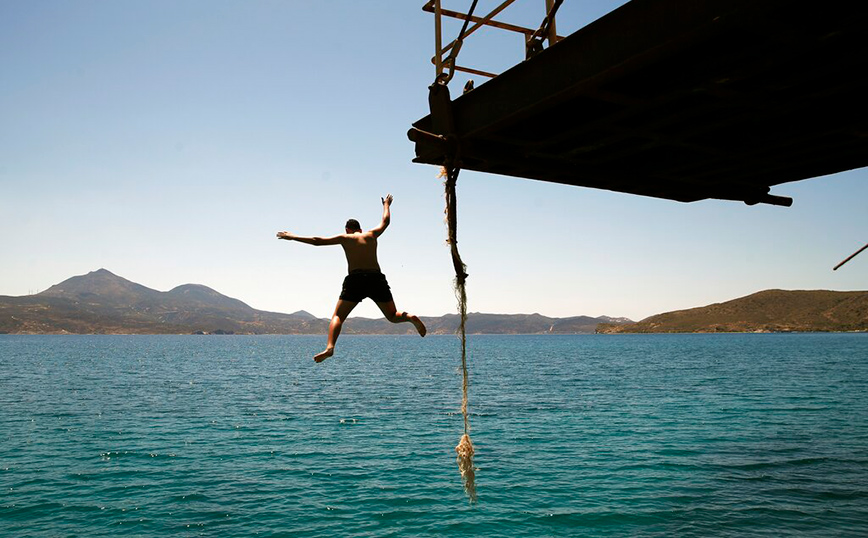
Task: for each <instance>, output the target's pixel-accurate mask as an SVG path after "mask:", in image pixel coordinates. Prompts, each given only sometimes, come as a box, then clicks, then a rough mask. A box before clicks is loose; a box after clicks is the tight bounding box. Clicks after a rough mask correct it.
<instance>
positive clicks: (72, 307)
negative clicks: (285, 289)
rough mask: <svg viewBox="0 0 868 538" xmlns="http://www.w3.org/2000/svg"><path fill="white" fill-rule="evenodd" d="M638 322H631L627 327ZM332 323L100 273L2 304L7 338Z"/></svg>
mask: <svg viewBox="0 0 868 538" xmlns="http://www.w3.org/2000/svg"><path fill="white" fill-rule="evenodd" d="M422 319H423V321H424V322H425V324H426V325H427V326H428V332H429V333H430V334H454V333H455V332H456V331H457V329H458V321H459V320H458V316H457V315H456V314H449V315H446V316H441V317H436V318H435V317H425V318H422ZM612 320H616V321H617V320H626V318H608V317H602V318H591V317H587V316H579V317H572V318H549V317H546V316H541V315H540V314H529V315H526V314H517V315H499V314H469V315H468V319H467V332H468V333H470V334H483V333H487V334H574V333H593V332H594V331H595V329H596V327H597V324H599V323H600V322H601V321H612ZM626 322H630V320H626ZM328 325H329V320H328V319H319V318H316V317H315V316H313V315H311V314H310V313H308V312H305V311H303V310H300V311H298V312H295V313H293V314H278V313H274V312H265V311H262V310H256V309H254V308H251V307H250V306H249V305H247V304H245V303H244V302H242V301H239V300H238V299H233V298H231V297H227V296H225V295H222V294H220V293H218V292H217V291H215V290H213V289H211V288H209V287H207V286H202V285H199V284H184V285H182V286H178V287H176V288H174V289H172V290H170V291H167V292H161V291H157V290H153V289H151V288H147V287H145V286H142V285H141V284H136V283H135V282H131V281H129V280H126V279H124V278H122V277H119V276H117V275H115V274H113V273H111V272H110V271H107V270H105V269H100V270H98V271H93V272H90V273H88V274H86V275H81V276H75V277H72V278H70V279H67V280H64V281H63V282H61V283H60V284H57V285H55V286H52V287H50V288H49V289H47V290H45V291H43V292H42V293H39V294H36V295H27V296H23V297H3V296H0V333H25V334H27V333H31V334H42V333H60V334H63V333H72V334H189V333H214V334H227V333H229V334H233V333H234V334H325V333H326V332H327V331H328ZM413 332H414V329H413V327H412V326H411V325H410V324H406V323H402V324H392V323H389V322H388V321H386V320H384V319H367V318H355V317H351V318H349V319H348V320H347V322H346V323H345V324H344V327H343V333H344V334H411V333H413Z"/></svg>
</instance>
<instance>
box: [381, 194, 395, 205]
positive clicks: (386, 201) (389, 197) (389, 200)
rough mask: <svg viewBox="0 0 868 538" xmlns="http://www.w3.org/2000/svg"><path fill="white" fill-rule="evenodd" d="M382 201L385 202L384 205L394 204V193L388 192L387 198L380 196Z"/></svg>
mask: <svg viewBox="0 0 868 538" xmlns="http://www.w3.org/2000/svg"><path fill="white" fill-rule="evenodd" d="M380 201H381V202H383V205H392V195H391V194H387V195H386V197H385V198H380Z"/></svg>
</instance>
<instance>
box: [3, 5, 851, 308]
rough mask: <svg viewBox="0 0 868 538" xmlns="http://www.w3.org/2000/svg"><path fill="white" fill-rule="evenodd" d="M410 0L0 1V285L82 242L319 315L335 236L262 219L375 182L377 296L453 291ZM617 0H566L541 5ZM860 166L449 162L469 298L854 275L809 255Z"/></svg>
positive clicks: (839, 228) (721, 293)
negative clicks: (664, 185)
mask: <svg viewBox="0 0 868 538" xmlns="http://www.w3.org/2000/svg"><path fill="white" fill-rule="evenodd" d="M423 3H424V2H423V0H416V1H413V0H402V1H396V0H389V1H385V0H381V1H373V0H372V1H364V2H358V1H354V2H350V1H345V0H334V1H332V0H328V1H313V0H310V1H300V0H282V1H278V0H272V1H264V0H245V1H241V0H236V1H219V0H185V1H181V2H178V1H175V0H172V1H162V0H148V1H124V2H117V1H109V0H100V1H91V0H76V1H75V2H70V1H67V0H63V1H55V0H40V1H39V2H22V1H18V0H0V73H2V81H0V187H2V188H0V245H2V263H0V295H26V294H27V293H29V292H30V291H35V290H43V289H45V288H47V287H49V286H51V285H53V284H56V283H58V282H60V281H62V280H64V279H66V278H68V277H71V276H73V275H79V274H84V273H87V272H89V271H92V270H96V269H98V268H101V267H104V268H106V269H108V270H110V271H112V272H114V273H116V274H118V275H120V276H123V277H125V278H128V279H130V280H133V281H135V282H138V283H141V284H143V285H146V286H149V287H152V288H155V289H158V290H163V291H166V290H169V289H171V288H173V287H174V286H177V285H180V284H185V283H199V284H205V285H207V286H210V287H212V288H214V289H216V290H218V291H220V292H221V293H224V294H226V295H229V296H232V297H235V298H238V299H241V300H243V301H245V302H247V303H248V304H250V305H251V306H253V307H255V308H259V309H264V310H271V311H278V312H293V311H296V310H301V309H303V310H307V311H309V312H311V313H313V314H315V315H317V316H322V317H327V316H329V315H331V312H332V310H333V308H334V303H335V300H336V298H337V295H338V293H339V287H340V282H341V279H342V278H343V275H344V273H345V270H346V269H345V262H344V259H343V255H342V253H341V251H340V249H339V248H338V247H320V248H315V247H311V246H308V245H303V244H299V243H290V242H285V241H278V240H277V239H275V233H276V232H277V231H279V230H290V231H293V232H295V233H299V234H303V235H332V234H336V233H340V232H341V231H342V227H343V223H344V222H345V221H346V219H347V218H349V217H355V218H357V219H359V220H360V221H361V223H362V226H363V227H373V226H374V225H376V224H377V222H378V220H379V218H380V214H381V205H380V197H381V196H383V195H384V194H386V193H387V192H391V193H392V194H393V195H394V197H395V203H394V206H393V220H392V226H391V227H390V228H389V230H388V232H387V233H386V235H384V236H383V237H382V239H381V243H380V258H381V259H380V261H381V265H382V267H383V270H384V272H385V273H386V275H387V276H388V277H389V280H390V283H391V284H392V289H393V291H394V293H395V298H396V303H397V306H398V308H399V309H401V310H404V309H406V310H409V311H411V312H414V313H417V314H420V315H432V316H436V315H442V314H445V313H449V312H453V311H454V309H455V299H454V296H453V294H452V291H451V280H452V269H451V263H450V260H449V251H448V248H447V247H446V246H445V237H446V228H445V225H444V222H443V192H442V182H441V180H439V179H437V173H438V170H437V169H436V168H434V167H430V166H424V165H415V164H412V163H411V162H410V161H411V159H412V158H413V145H412V143H410V142H409V141H408V140H407V138H406V131H407V129H408V128H409V126H410V124H411V123H412V122H413V121H415V120H416V119H418V118H420V117H422V116H424V115H425V114H427V86H428V84H430V83H431V81H432V80H433V78H434V69H433V66H432V65H431V64H430V62H429V60H430V57H431V55H432V53H433V44H434V37H433V25H434V21H433V16H432V15H430V14H427V13H424V12H422V10H421V6H422V4H423ZM497 3H499V2H492V1H489V2H486V1H480V6H479V8H478V9H479V10H480V11H486V10H487V9H490V8H491V6H493V5H496V4H497ZM621 3H622V2H619V1H605V0H593V1H588V0H582V1H574V0H567V1H566V2H565V5H564V8H563V9H562V12H561V13H560V15H559V18H558V30H559V32H560V33H561V34H568V33H570V32H572V31H574V30H575V29H577V28H580V27H581V26H584V25H585V24H587V23H588V22H589V21H591V20H594V19H596V18H598V17H599V16H601V15H603V14H604V13H606V12H608V11H610V10H611V9H613V8H615V7H617V5H620V4H621ZM517 4H518V5H517V6H513V7H511V8H509V9H508V10H507V12H506V13H505V15H506V16H505V19H507V20H509V21H511V22H515V23H519V24H523V25H528V26H536V25H537V24H538V23H539V21H540V20H541V19H542V5H543V0H520V1H519V2H518V3H517ZM445 5H446V7H454V8H459V9H465V8H466V7H467V5H469V0H468V1H467V2H461V1H453V2H445ZM457 32H458V27H457V25H456V24H450V25H448V26H447V27H446V29H445V34H446V35H447V36H454V35H455V34H457ZM522 47H523V45H522V42H521V40H520V38H518V37H515V36H511V35H503V36H501V35H495V34H493V33H482V32H481V33H480V34H477V35H476V36H474V38H473V40H472V41H468V43H467V44H466V46H465V48H464V50H463V51H462V53H461V54H462V60H463V62H464V63H470V64H473V65H476V66H478V67H481V68H488V69H492V70H503V69H505V68H506V67H508V66H510V65H512V64H514V63H516V62H518V61H520V60H521V58H522ZM466 78H467V77H465V76H462V75H458V76H456V79H455V80H454V81H453V82H452V86H453V91H454V92H455V91H457V90H456V88H460V87H462V86H463V85H464V81H465V80H466ZM479 82H480V81H479V80H477V83H479ZM866 179H868V170H865V169H862V170H857V171H852V172H847V173H843V174H838V175H835V176H830V177H825V178H819V179H813V180H809V181H804V182H799V183H791V184H785V185H780V186H778V187H776V188H774V189H773V193H774V194H780V195H783V196H792V197H793V198H794V199H795V203H794V205H793V207H791V208H780V207H770V206H754V207H748V206H746V205H744V204H741V203H736V202H717V201H705V202H699V203H694V204H680V203H677V202H670V201H663V200H655V199H650V198H642V197H637V196H631V195H626V194H616V193H611V192H606V191H596V190H591V189H582V188H575V187H568V186H562V185H553V184H547V183H542V182H535V181H528V180H522V179H515V178H507V177H500V176H490V175H484V174H478V173H472V172H463V173H462V175H461V178H460V180H459V185H458V189H459V209H460V216H459V221H460V235H459V244H460V248H461V252H462V255H463V257H464V259H465V261H466V262H467V264H468V266H469V273H470V279H469V281H468V294H469V308H470V310H471V311H481V312H498V313H532V312H539V313H542V314H546V315H550V316H570V315H593V316H598V315H604V314H605V315H610V316H628V317H631V318H633V319H641V318H643V317H646V316H649V315H652V314H655V313H659V312H664V311H669V310H675V309H681V308H689V307H694V306H701V305H705V304H709V303H713V302H720V301H725V300H729V299H733V298H735V297H739V296H743V295H747V294H749V293H753V292H755V291H759V290H762V289H768V288H783V289H836V290H855V289H859V290H864V289H868V254H863V255H862V256H860V257H858V258H856V259H855V260H853V261H852V262H850V263H849V264H848V265H846V266H844V267H843V268H842V269H840V270H839V271H837V272H832V270H831V268H832V267H833V266H834V265H835V264H836V263H837V262H839V261H840V260H841V259H843V258H844V257H845V256H847V255H849V254H850V253H852V252H854V251H855V250H856V249H858V248H859V247H860V246H862V245H863V244H864V243H865V242H868V211H866V202H868V181H866ZM355 314H356V315H362V316H367V317H375V316H377V315H379V313H378V311H377V310H376V307H375V306H373V304H372V303H369V302H368V303H367V304H365V303H363V305H361V306H360V307H359V308H358V309H357V310H356V312H355Z"/></svg>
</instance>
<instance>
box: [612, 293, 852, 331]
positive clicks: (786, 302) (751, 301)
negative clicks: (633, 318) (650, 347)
mask: <svg viewBox="0 0 868 538" xmlns="http://www.w3.org/2000/svg"><path fill="white" fill-rule="evenodd" d="M598 331H599V332H603V333H691V332H701V333H709V332H792V331H802V332H808V331H868V291H825V290H812V291H786V290H766V291H761V292H758V293H754V294H752V295H748V296H746V297H741V298H739V299H734V300H732V301H727V302H725V303H717V304H712V305H709V306H703V307H700V308H691V309H689V310H678V311H676V312H667V313H665V314H658V315H656V316H651V317H650V318H646V319H644V320H642V321H640V322H638V323H633V324H620V325H607V324H601V325H600V326H599V327H598Z"/></svg>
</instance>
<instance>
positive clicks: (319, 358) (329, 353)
mask: <svg viewBox="0 0 868 538" xmlns="http://www.w3.org/2000/svg"><path fill="white" fill-rule="evenodd" d="M334 354H335V348H333V347H327V348H326V349H325V351H323V352H322V353H317V354H316V355H314V356H313V360H315V361H316V362H322V361H324V360H326V359H327V358H329V357H331V356H332V355H334Z"/></svg>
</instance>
